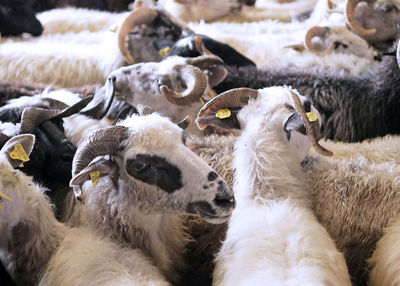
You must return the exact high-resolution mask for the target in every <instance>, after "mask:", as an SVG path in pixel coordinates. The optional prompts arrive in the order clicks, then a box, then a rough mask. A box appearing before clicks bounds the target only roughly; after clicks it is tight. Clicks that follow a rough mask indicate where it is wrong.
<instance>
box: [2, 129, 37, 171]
mask: <svg viewBox="0 0 400 286" xmlns="http://www.w3.org/2000/svg"><path fill="white" fill-rule="evenodd" d="M34 145H35V136H34V135H32V134H22V135H18V136H14V137H12V138H11V139H10V140H8V141H7V142H6V143H5V144H4V146H3V148H1V151H2V152H4V153H6V154H7V155H8V161H9V162H10V164H11V165H12V166H13V168H15V167H17V166H19V165H21V164H22V163H24V162H27V161H29V155H30V154H31V152H32V149H33V146H34Z"/></svg>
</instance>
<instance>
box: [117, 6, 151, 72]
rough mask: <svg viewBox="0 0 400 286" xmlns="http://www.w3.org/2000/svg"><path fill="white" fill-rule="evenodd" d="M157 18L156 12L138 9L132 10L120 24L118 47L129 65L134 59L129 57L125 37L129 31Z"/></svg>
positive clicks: (143, 8) (149, 9) (144, 8)
mask: <svg viewBox="0 0 400 286" xmlns="http://www.w3.org/2000/svg"><path fill="white" fill-rule="evenodd" d="M157 16H158V13H157V11H155V10H154V9H151V8H147V7H140V8H137V9H135V10H133V11H132V12H131V13H130V14H129V15H128V16H127V17H126V18H125V20H124V21H123V22H122V24H121V26H120V28H119V30H118V47H119V50H120V52H121V53H122V55H123V56H124V58H125V60H126V61H127V62H128V63H129V64H131V65H132V64H134V63H135V59H134V58H133V56H132V55H131V53H130V52H129V50H128V47H127V44H126V36H127V35H128V33H129V32H130V30H131V29H132V28H133V27H135V26H137V25H142V24H150V23H152V22H153V21H154V19H155V18H156V17H157Z"/></svg>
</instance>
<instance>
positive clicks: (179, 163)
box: [71, 114, 235, 223]
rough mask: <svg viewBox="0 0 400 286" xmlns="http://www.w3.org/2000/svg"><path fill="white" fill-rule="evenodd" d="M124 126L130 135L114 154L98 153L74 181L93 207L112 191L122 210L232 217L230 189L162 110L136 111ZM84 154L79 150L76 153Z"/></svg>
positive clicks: (210, 218) (215, 220)
mask: <svg viewBox="0 0 400 286" xmlns="http://www.w3.org/2000/svg"><path fill="white" fill-rule="evenodd" d="M121 125H122V126H125V128H126V133H125V135H124V138H121V141H120V143H119V144H118V146H116V147H115V150H116V151H115V153H114V154H112V156H111V157H107V156H106V157H101V156H103V155H105V154H104V152H103V153H99V154H100V155H101V156H100V157H99V158H97V159H95V160H94V161H92V162H91V163H90V164H89V165H88V166H87V167H85V168H84V169H83V170H82V171H80V172H79V174H77V175H76V176H75V177H74V178H73V179H72V181H71V185H75V186H76V185H79V186H81V185H83V186H82V190H83V193H84V195H85V197H86V201H87V204H88V205H89V206H90V205H91V204H92V203H93V202H94V201H96V200H98V196H99V195H101V196H103V197H109V196H111V195H112V196H114V197H115V198H114V199H112V200H113V202H110V203H107V204H112V206H111V205H110V207H116V206H118V207H123V208H124V212H129V210H131V211H132V212H135V211H137V210H139V211H140V212H142V213H145V214H154V213H172V214H179V215H181V214H194V215H199V216H201V217H203V218H204V219H206V220H207V221H209V222H212V223H222V222H224V221H226V220H227V219H228V217H229V216H230V214H231V212H232V210H233V208H234V206H235V200H234V196H233V192H232V190H231V189H230V188H229V186H228V185H227V183H226V182H225V181H224V180H223V179H222V178H221V177H220V176H219V175H218V174H217V173H215V172H214V170H213V169H212V168H211V167H209V166H208V165H207V163H206V162H205V161H203V160H202V159H200V158H199V157H198V156H197V155H195V154H194V153H193V152H192V151H190V149H189V148H188V147H186V146H185V144H184V142H183V141H184V140H182V129H181V128H179V127H178V126H177V125H175V124H173V123H171V122H170V121H169V120H168V119H167V118H164V117H161V116H159V115H158V114H151V115H147V116H136V115H134V116H132V117H131V118H129V119H127V120H125V121H123V122H122V123H121ZM122 126H117V127H116V128H123V127H122ZM83 145H85V144H83ZM81 153H82V152H81V151H80V150H79V149H78V152H77V154H78V157H80V155H79V154H81ZM81 157H82V156H81ZM77 161H81V159H79V158H77ZM74 162H75V159H74ZM96 170H98V171H99V177H100V179H99V181H98V182H97V183H96V185H95V186H93V183H92V182H90V181H89V182H87V181H88V180H89V179H90V176H89V174H90V172H94V171H96ZM85 182H86V183H85ZM115 189H116V190H115ZM104 192H107V194H104ZM114 200H117V201H115V202H114Z"/></svg>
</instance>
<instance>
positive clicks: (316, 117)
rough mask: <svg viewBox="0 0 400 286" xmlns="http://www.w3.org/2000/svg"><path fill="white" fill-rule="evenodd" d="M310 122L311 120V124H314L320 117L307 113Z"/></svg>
mask: <svg viewBox="0 0 400 286" xmlns="http://www.w3.org/2000/svg"><path fill="white" fill-rule="evenodd" d="M306 115H307V118H308V120H310V122H314V121H317V120H318V116H317V115H316V114H315V113H314V112H307V113H306Z"/></svg>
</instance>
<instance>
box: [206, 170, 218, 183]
mask: <svg viewBox="0 0 400 286" xmlns="http://www.w3.org/2000/svg"><path fill="white" fill-rule="evenodd" d="M217 177H218V174H217V173H215V172H210V173H209V174H208V176H207V179H208V180H209V181H210V182H211V181H214V180H215V179H216V178H217Z"/></svg>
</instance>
